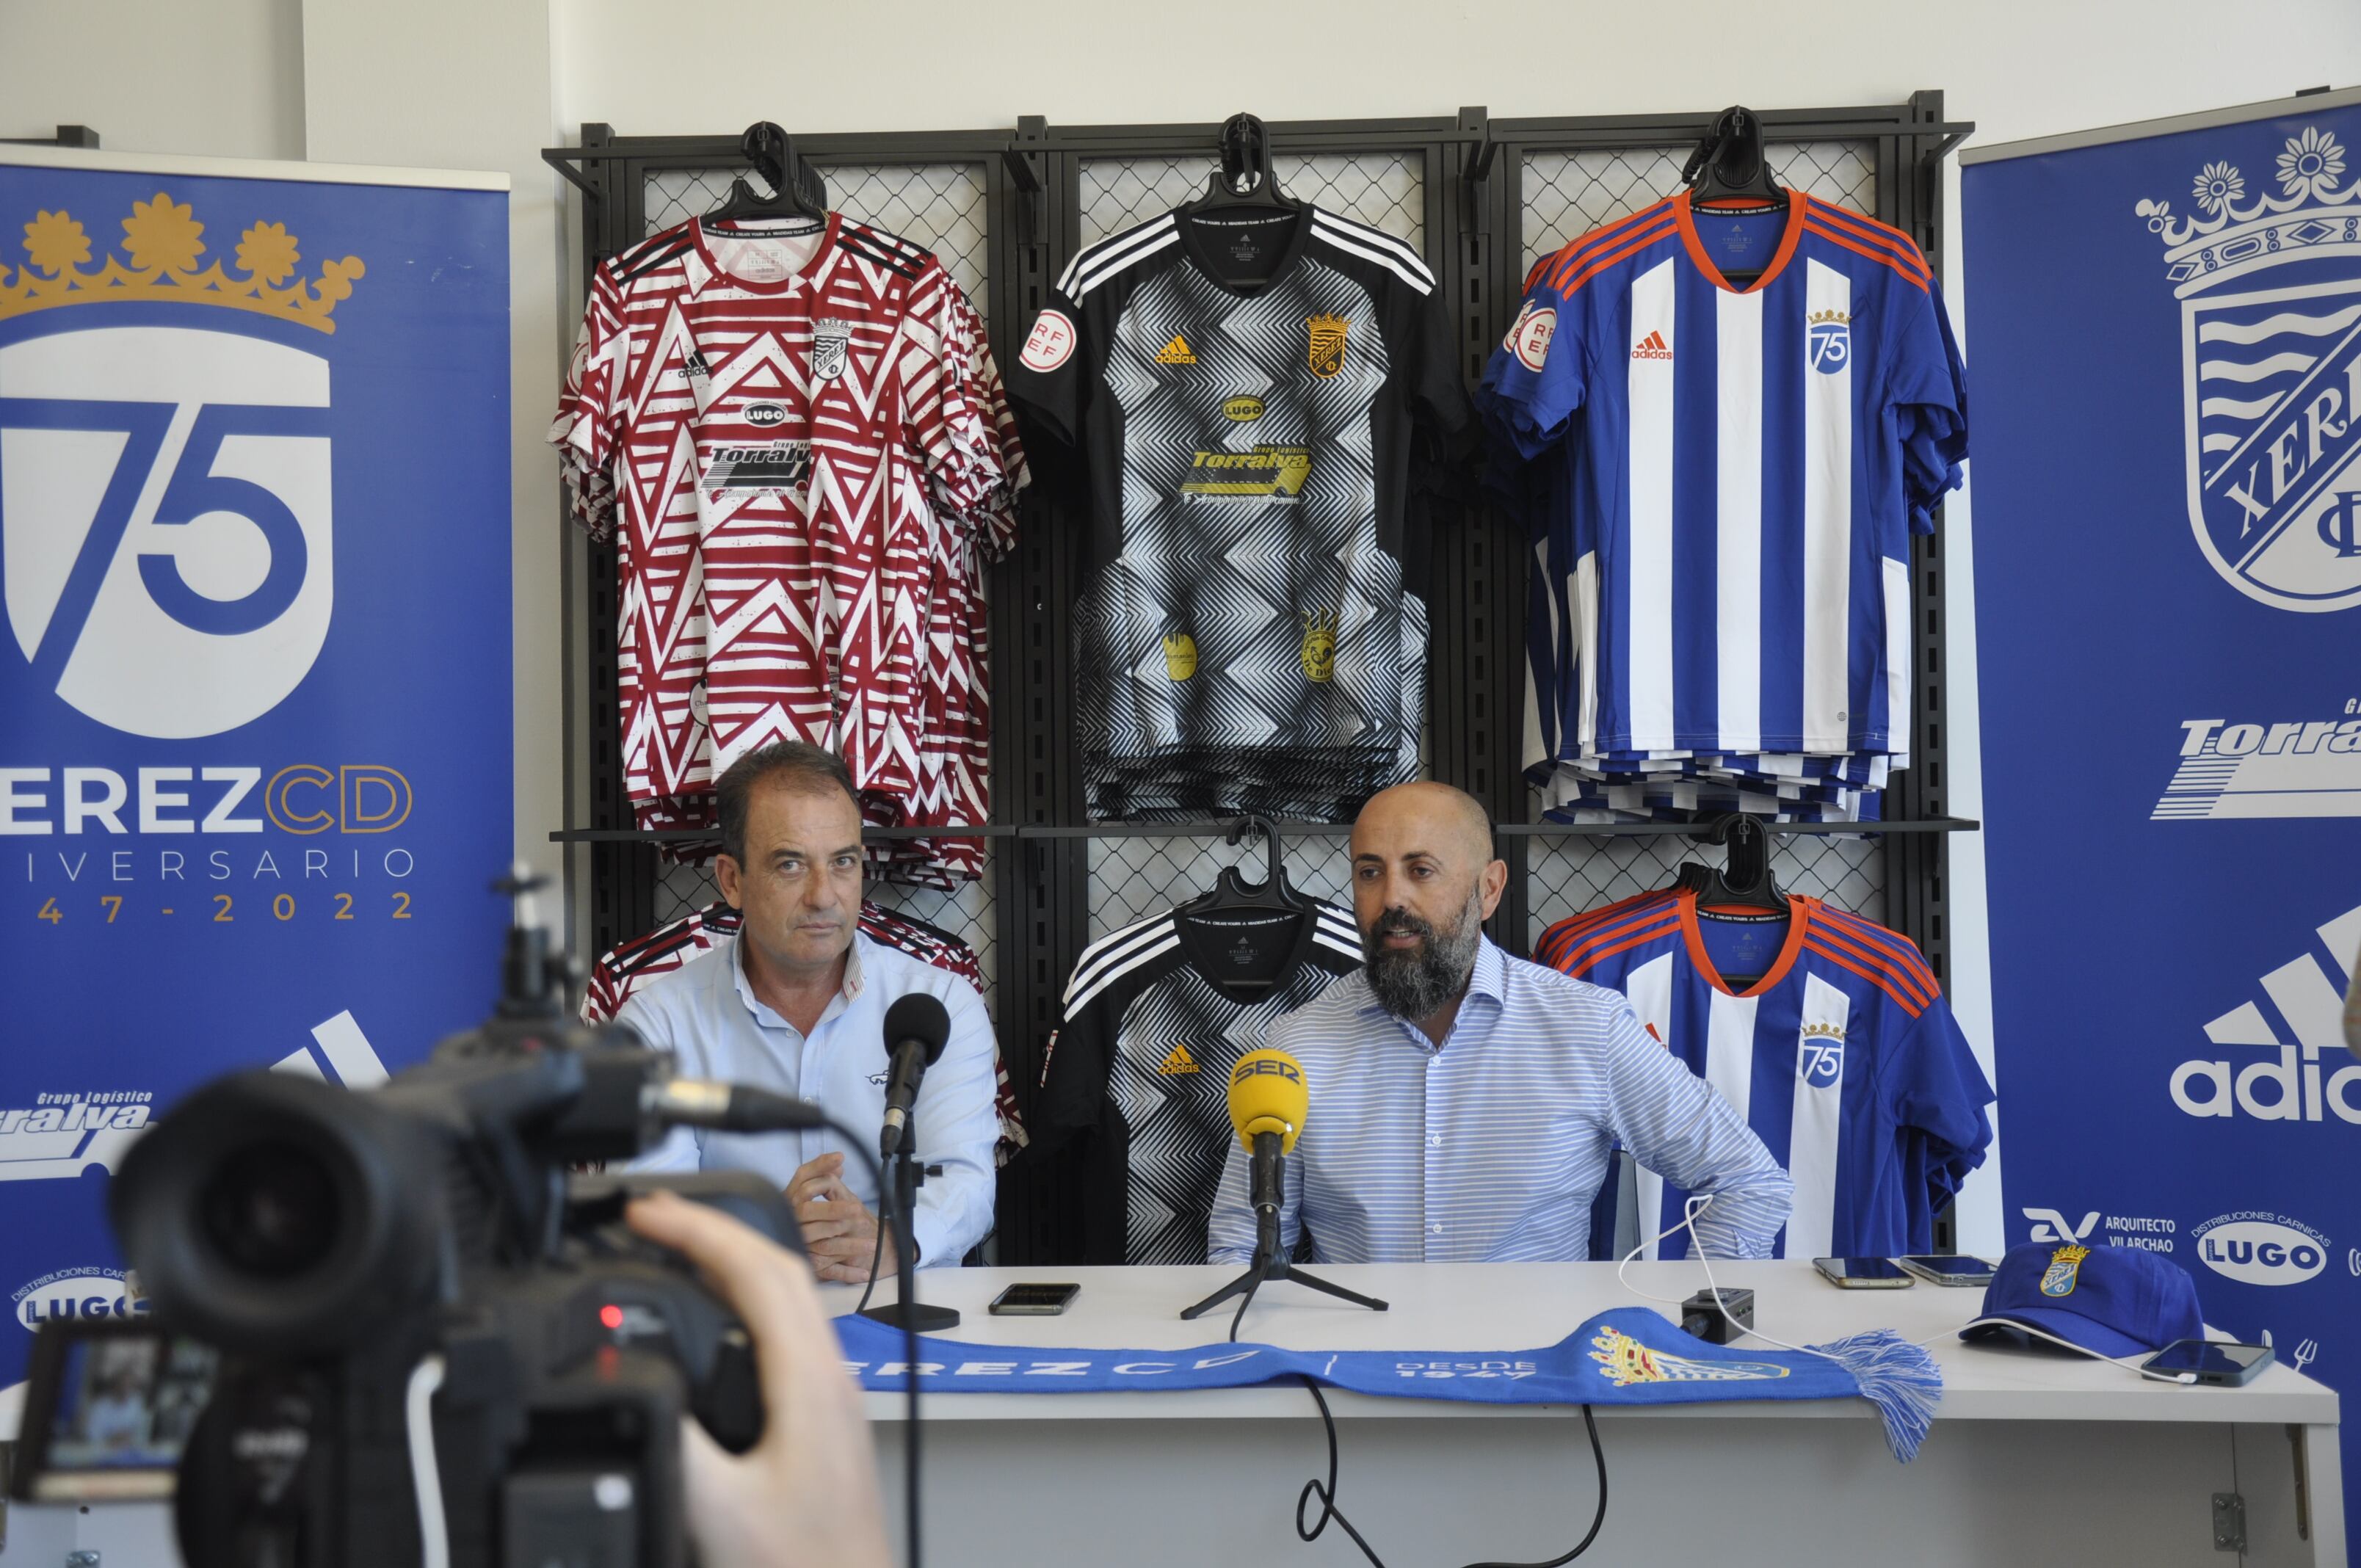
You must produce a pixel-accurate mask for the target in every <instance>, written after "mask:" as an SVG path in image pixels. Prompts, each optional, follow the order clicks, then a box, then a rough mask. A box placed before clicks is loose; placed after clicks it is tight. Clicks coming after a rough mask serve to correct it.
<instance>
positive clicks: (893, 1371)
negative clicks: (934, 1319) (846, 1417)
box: [836, 1307, 1943, 1463]
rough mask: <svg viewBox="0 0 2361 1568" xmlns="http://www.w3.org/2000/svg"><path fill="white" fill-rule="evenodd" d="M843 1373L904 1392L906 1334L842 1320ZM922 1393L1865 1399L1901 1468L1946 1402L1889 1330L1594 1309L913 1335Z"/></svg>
mask: <svg viewBox="0 0 2361 1568" xmlns="http://www.w3.org/2000/svg"><path fill="white" fill-rule="evenodd" d="M836 1334H837V1339H838V1340H839V1342H840V1343H842V1345H843V1346H844V1354H845V1367H846V1370H848V1371H849V1372H851V1374H852V1375H853V1376H855V1377H857V1378H859V1379H860V1380H861V1386H862V1387H863V1388H869V1389H873V1390H876V1391H879V1392H893V1391H895V1390H898V1389H900V1388H902V1387H905V1386H906V1383H907V1380H908V1379H907V1375H908V1372H909V1369H910V1363H909V1362H908V1361H907V1360H906V1358H905V1356H904V1353H903V1346H904V1343H905V1341H904V1339H903V1335H902V1331H901V1330H899V1329H894V1328H888V1327H886V1326H885V1325H884V1324H883V1323H880V1322H876V1321H873V1320H871V1319H868V1318H863V1317H860V1316H857V1315H855V1314H851V1313H847V1314H846V1315H845V1316H843V1317H840V1318H839V1319H837V1320H836ZM918 1356H919V1359H918V1363H917V1372H918V1378H919V1387H920V1388H921V1389H923V1390H925V1391H926V1392H928V1393H938V1394H946V1393H948V1394H958V1393H965V1394H1085V1393H1104V1392H1105V1391H1107V1390H1109V1389H1116V1388H1120V1389H1125V1390H1130V1389H1143V1390H1154V1389H1159V1388H1168V1389H1190V1388H1250V1387H1257V1385H1260V1384H1265V1383H1277V1382H1283V1381H1288V1380H1290V1379H1301V1378H1310V1379H1311V1380H1312V1381H1314V1382H1317V1383H1323V1384H1325V1385H1326V1386H1328V1387H1331V1388H1348V1389H1351V1390H1352V1391H1353V1392H1355V1393H1356V1394H1375V1395H1379V1396H1382V1397H1386V1398H1404V1399H1453V1400H1458V1401H1462V1402H1465V1403H1468V1404H1478V1405H1697V1404H1705V1403H1709V1402H1711V1401H1713V1400H1717V1399H1855V1398H1859V1399H1867V1400H1869V1401H1870V1402H1871V1403H1872V1404H1873V1405H1875V1406H1876V1407H1877V1410H1878V1414H1879V1416H1880V1417H1881V1418H1882V1419H1883V1420H1884V1422H1885V1438H1886V1442H1887V1444H1888V1445H1889V1446H1890V1447H1892V1449H1893V1450H1894V1458H1896V1459H1899V1460H1902V1461H1904V1462H1905V1463H1907V1462H1908V1461H1909V1460H1910V1459H1911V1458H1912V1457H1913V1456H1914V1455H1916V1453H1917V1452H1918V1445H1919V1443H1920V1442H1924V1441H1925V1439H1926V1436H1927V1427H1928V1424H1929V1423H1930V1421H1931V1420H1932V1419H1933V1416H1934V1411H1935V1406H1936V1404H1937V1402H1938V1400H1939V1399H1940V1398H1941V1397H1942V1390H1943V1380H1942V1376H1941V1374H1940V1373H1938V1371H1937V1370H1936V1368H1935V1361H1934V1358H1933V1357H1932V1356H1930V1355H1928V1354H1927V1353H1926V1352H1925V1351H1924V1350H1921V1349H1920V1348H1918V1347H1917V1346H1916V1345H1914V1344H1911V1343H1908V1342H1907V1341H1905V1340H1904V1339H1903V1338H1902V1337H1901V1336H1900V1335H1898V1334H1895V1333H1894V1332H1893V1331H1892V1330H1890V1329H1877V1330H1874V1331H1872V1332H1869V1333H1865V1334H1855V1335H1853V1336H1852V1337H1851V1338H1850V1339H1841V1340H1837V1341H1835V1342H1833V1343H1828V1344H1824V1345H1815V1346H1812V1347H1810V1348H1808V1349H1806V1350H1802V1351H1791V1350H1770V1349H1762V1350H1757V1349H1755V1348H1753V1347H1752V1346H1745V1345H1737V1346H1733V1345H1720V1344H1708V1343H1705V1342H1704V1341H1703V1340H1699V1339H1695V1338H1692V1337H1691V1336H1690V1335H1688V1334H1686V1333H1684V1332H1681V1331H1680V1330H1679V1329H1678V1328H1676V1327H1675V1326H1674V1325H1673V1324H1671V1323H1668V1322H1666V1321H1664V1318H1663V1317H1662V1316H1660V1315H1659V1314H1657V1313H1655V1312H1652V1311H1650V1310H1648V1309H1646V1308H1645V1307H1619V1308H1617V1309H1616V1310H1613V1311H1609V1312H1601V1313H1599V1314H1598V1316H1597V1317H1595V1318H1592V1319H1590V1320H1589V1321H1587V1322H1585V1323H1584V1324H1583V1325H1582V1326H1581V1327H1580V1328H1578V1329H1576V1330H1575V1331H1574V1332H1572V1333H1570V1334H1568V1335H1566V1336H1565V1338H1564V1339H1562V1340H1560V1341H1558V1342H1557V1343H1555V1344H1551V1345H1543V1346H1542V1347H1541V1348H1539V1349H1537V1350H1512V1351H1501V1352H1497V1353H1495V1352H1490V1351H1468V1350H1340V1351H1330V1350H1282V1349H1280V1348H1279V1346H1277V1345H1275V1344H1203V1345H1196V1346H1192V1347H1191V1348H1190V1349H1187V1350H1044V1349H1042V1348H1040V1347H1039V1346H1038V1345H1005V1344H970V1343H963V1342H961V1341H959V1340H948V1339H938V1338H936V1337H935V1336H934V1335H932V1334H921V1335H919V1336H918Z"/></svg>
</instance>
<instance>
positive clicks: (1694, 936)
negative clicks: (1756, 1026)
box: [1680, 272, 1820, 1000]
mask: <svg viewBox="0 0 2361 1568" xmlns="http://www.w3.org/2000/svg"><path fill="white" fill-rule="evenodd" d="M1763 276H1764V277H1766V278H1767V277H1769V276H1770V274H1769V273H1767V272H1766V273H1764V274H1763ZM1819 902H1820V901H1819V900H1818V899H1817V898H1800V897H1799V898H1791V899H1789V900H1788V901H1787V939H1786V941H1784V943H1782V944H1780V948H1779V956H1778V958H1776V959H1773V961H1772V964H1771V967H1770V968H1769V969H1768V970H1764V971H1763V978H1762V979H1760V980H1758V981H1755V982H1754V983H1753V984H1752V985H1751V986H1749V987H1748V988H1747V989H1746V990H1744V991H1732V990H1730V986H1729V983H1728V982H1727V981H1724V980H1723V979H1722V978H1721V971H1720V970H1717V969H1715V968H1714V967H1713V957H1712V955H1711V954H1709V953H1708V952H1707V951H1706V950H1705V933H1704V932H1702V931H1700V930H1698V929H1697V894H1695V893H1694V892H1690V891H1686V890H1685V891H1684V892H1683V893H1682V894H1680V919H1681V936H1682V938H1683V939H1684V940H1686V942H1687V943H1688V947H1689V962H1690V963H1691V964H1692V965H1694V966H1695V967H1696V969H1697V973H1699V974H1701V975H1703V976H1704V977H1705V982H1706V983H1707V984H1708V985H1710V986H1712V987H1713V988H1714V989H1715V990H1716V991H1719V992H1721V993H1722V994H1723V995H1724V996H1735V997H1738V998H1740V999H1741V1000H1743V999H1744V998H1746V997H1750V996H1760V995H1762V994H1763V992H1766V991H1769V990H1771V989H1772V988H1773V986H1776V985H1777V984H1778V983H1779V982H1780V981H1783V980H1784V979H1786V978H1787V971H1788V970H1790V969H1793V968H1794V967H1795V955H1796V954H1797V953H1800V952H1802V951H1803V950H1804V933H1805V932H1806V931H1807V930H1809V929H1810V928H1811V925H1812V912H1813V911H1814V910H1816V909H1817V908H1818V907H1819Z"/></svg>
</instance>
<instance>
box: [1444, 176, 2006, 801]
mask: <svg viewBox="0 0 2361 1568" xmlns="http://www.w3.org/2000/svg"><path fill="white" fill-rule="evenodd" d="M1741 265H1742V266H1746V267H1749V268H1756V269H1760V276H1759V277H1758V278H1757V279H1756V280H1755V281H1754V282H1753V283H1752V285H1750V286H1748V287H1746V288H1744V289H1739V288H1735V287H1733V286H1732V285H1731V284H1730V281H1729V280H1728V279H1727V278H1726V277H1725V276H1724V269H1731V270H1735V269H1737V268H1738V267H1740V266H1741ZM1477 407H1478V409H1479V410H1480V411H1482V412H1483V414H1484V416H1485V418H1486V422H1487V423H1488V426H1489V427H1490V428H1491V430H1492V431H1493V432H1494V433H1495V436H1496V446H1498V447H1499V455H1500V457H1501V458H1502V459H1504V460H1505V466H1511V467H1513V466H1515V465H1516V464H1517V463H1519V462H1521V461H1522V462H1527V463H1530V464H1531V468H1530V470H1529V472H1528V473H1527V474H1525V475H1523V476H1521V477H1519V478H1518V479H1515V480H1512V481H1510V482H1509V483H1510V488H1521V490H1522V491H1523V495H1522V499H1523V502H1524V510H1526V511H1527V521H1528V527H1529V529H1530V530H1531V532H1532V533H1533V535H1534V538H1535V542H1536V548H1537V551H1538V554H1539V558H1540V567H1541V572H1542V579H1543V580H1542V583H1541V585H1540V587H1542V589H1543V603H1542V605H1541V607H1540V608H1541V609H1543V612H1544V613H1543V615H1542V616H1541V617H1540V618H1539V619H1537V620H1535V622H1534V627H1533V632H1534V645H1533V649H1532V657H1533V665H1534V678H1535V689H1536V696H1537V697H1538V699H1539V701H1540V703H1541V704H1542V705H1543V706H1544V707H1546V708H1547V709H1549V710H1550V717H1549V718H1546V719H1544V720H1543V722H1542V723H1541V725H1540V726H1539V728H1540V729H1543V730H1546V731H1550V732H1552V733H1553V734H1554V735H1556V736H1558V737H1559V739H1557V740H1556V743H1555V745H1554V752H1555V756H1553V757H1551V758H1548V759H1535V760H1537V761H1538V760H1549V761H1554V760H1556V757H1566V758H1576V757H1586V758H1606V757H1610V756H1614V755H1617V754H1627V753H1630V754H1639V755H1642V756H1664V755H1666V754H1672V755H1675V756H1676V755H1677V754H1679V753H1682V752H1697V751H1701V752H1729V753H1746V752H1773V753H1796V754H1801V755H1806V756H1842V755H1846V754H1850V753H1856V752H1872V753H1874V752H1883V753H1899V752H1901V751H1904V750H1905V746H1906V741H1907V736H1908V731H1909V725H1908V700H1909V699H1908V672H1909V663H1910V661H1909V658H1908V654H1907V645H1906V636H1907V631H1908V627H1909V620H1910V618H1909V615H1908V608H1907V607H1908V604H1909V565H1908V564H1909V554H1910V551H1909V543H1910V535H1911V533H1912V532H1930V531H1931V530H1932V527H1933V522H1932V509H1933V508H1934V506H1935V505H1936V503H1937V502H1938V500H1939V499H1941V497H1942V494H1943V492H1944V491H1945V490H1947V489H1949V488H1951V487H1952V486H1954V485H1956V484H1957V483H1958V482H1959V477H1960V468H1959V465H1960V462H1961V460H1962V459H1963V458H1964V457H1965V456H1966V454H1967V397H1966V390H1965V385H1964V370H1963V368H1962V367H1961V365H1960V356H1959V351H1958V349H1957V347H1956V346H1955V345H1954V344H1953V342H1952V338H1951V332H1950V326H1949V321H1948V319H1947V318H1946V316H1945V314H1944V311H1943V307H1942V301H1941V298H1940V296H1939V294H1938V291H1937V288H1936V285H1935V282H1934V280H1933V277H1932V275H1931V274H1930V273H1929V271H1928V270H1927V263H1926V261H1925V258H1922V257H1921V256H1920V255H1919V253H1918V249H1917V247H1916V246H1915V245H1913V244H1912V243H1911V242H1910V240H1909V238H1908V237H1907V236H1905V235H1903V234H1902V233H1901V232H1900V231H1898V230H1896V229H1893V228H1889V227H1887V226H1886V225H1883V224H1879V223H1875V222H1872V221H1871V220H1869V219H1867V218H1862V217H1858V216H1855V215H1854V214H1850V213H1847V212H1844V211H1842V210H1841V209H1839V208H1836V207H1833V206H1830V205H1828V203H1824V202H1820V201H1817V200H1816V199H1814V198H1812V197H1809V196H1806V195H1805V194H1803V193H1802V192H1788V200H1787V204H1786V206H1785V208H1784V210H1782V209H1778V208H1771V209H1763V208H1762V207H1760V206H1757V207H1755V208H1754V209H1752V211H1735V210H1724V209H1721V208H1718V207H1710V206H1709V207H1703V208H1698V209H1696V210H1695V211H1692V209H1691V207H1690V204H1689V200H1688V197H1687V195H1686V192H1684V193H1682V194H1680V195H1677V196H1675V197H1673V198H1671V199H1670V200H1668V201H1664V202H1660V203H1656V204H1655V205H1653V206H1652V207H1649V208H1647V209H1646V210H1644V211H1642V212H1640V213H1638V214H1633V215H1632V216H1631V217H1629V218H1626V219H1624V220H1622V221H1621V222H1620V223H1617V224H1612V225H1608V226H1607V227H1606V228H1603V229H1600V230H1598V231H1596V232H1595V233H1593V234H1591V235H1588V236H1585V237H1584V238H1582V239H1580V240H1577V241H1576V242H1575V243H1574V244H1572V245H1570V246H1568V247H1565V249H1564V250H1562V251H1560V252H1559V253H1558V254H1557V255H1556V256H1555V257H1554V258H1551V259H1550V260H1549V261H1547V262H1545V263H1543V265H1542V266H1540V267H1537V268H1536V269H1534V271H1533V274H1532V278H1531V279H1530V280H1528V286H1527V291H1526V295H1525V301H1524V308H1523V311H1522V313H1521V314H1520V315H1519V317H1518V320H1517V324H1516V325H1515V327H1513V328H1512V329H1511V330H1510V334H1509V336H1508V339H1507V341H1506V342H1505V343H1504V344H1503V345H1501V347H1500V349H1499V351H1498V352H1497V353H1495V354H1494V355H1493V356H1492V360H1491V363H1490V365H1489V366H1488V367H1487V369H1486V371H1485V376H1484V384H1483V387H1482V389H1481V390H1480V391H1479V392H1478V393H1477ZM1537 459H1538V460H1539V461H1533V460H1537ZM1894 765H1896V766H1899V765H1901V764H1900V763H1899V762H1896V763H1895V764H1894Z"/></svg>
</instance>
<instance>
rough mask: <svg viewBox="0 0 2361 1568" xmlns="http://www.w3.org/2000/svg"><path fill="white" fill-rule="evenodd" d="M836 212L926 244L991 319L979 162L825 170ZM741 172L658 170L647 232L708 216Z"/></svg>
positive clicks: (830, 166) (831, 166)
mask: <svg viewBox="0 0 2361 1568" xmlns="http://www.w3.org/2000/svg"><path fill="white" fill-rule="evenodd" d="M812 167H813V168H814V169H816V170H818V171H819V173H820V176H821V178H823V179H825V180H826V181H828V201H829V205H830V206H831V207H834V208H835V209H836V210H837V211H838V212H840V213H842V214H844V215H845V216H846V217H849V218H858V219H860V220H861V221H862V223H864V224H870V225H874V226H876V227H878V228H881V229H884V230H885V231H886V232H887V233H889V234H896V235H899V236H902V237H903V238H904V239H906V240H908V241H909V242H910V243H911V244H913V245H923V246H925V247H927V248H928V249H929V250H931V251H933V252H934V253H935V256H936V258H937V259H938V260H939V261H941V262H942V264H943V270H944V271H946V272H949V273H950V275H951V280H952V281H953V282H955V283H957V284H958V285H959V286H960V287H961V289H963V290H965V291H966V292H967V296H968V299H969V301H970V302H972V303H973V304H974V306H975V308H976V309H977V310H978V311H980V312H984V313H989V312H990V310H991V302H992V301H991V295H990V294H989V292H987V291H986V290H985V288H984V285H985V284H986V283H987V282H989V281H990V279H991V267H990V255H991V253H990V251H989V250H988V248H987V247H986V246H985V243H984V219H985V213H986V208H985V203H984V183H983V165H982V164H980V163H820V162H818V161H815V162H814V163H813V164H812ZM737 177H738V170H734V169H653V170H649V171H648V177H647V190H646V193H645V197H644V200H645V203H646V207H645V211H646V213H647V230H648V233H650V234H656V233H659V232H661V231H663V230H664V229H668V228H670V227H672V225H675V224H677V223H685V222H686V221H687V220H688V219H690V218H693V217H695V216H697V214H699V213H709V212H711V211H712V210H713V209H714V208H716V207H718V206H719V205H720V204H721V203H722V200H723V199H724V198H725V197H727V196H728V195H729V194H730V181H732V180H734V179H736V178H737Z"/></svg>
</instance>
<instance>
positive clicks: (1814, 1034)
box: [1795, 1024, 1845, 1088]
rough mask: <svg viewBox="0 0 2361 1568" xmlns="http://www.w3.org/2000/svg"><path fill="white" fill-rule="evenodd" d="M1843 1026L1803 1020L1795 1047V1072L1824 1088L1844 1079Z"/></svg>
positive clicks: (1798, 1075)
mask: <svg viewBox="0 0 2361 1568" xmlns="http://www.w3.org/2000/svg"><path fill="white" fill-rule="evenodd" d="M1844 1037H1845V1032H1844V1026H1843V1025H1840V1024H1806V1025H1804V1033H1803V1037H1802V1038H1801V1039H1800V1040H1799V1041H1797V1043H1796V1047H1795V1076H1796V1077H1798V1078H1800V1079H1802V1080H1804V1081H1805V1082H1806V1083H1811V1084H1817V1085H1819V1086H1820V1087H1822V1088H1826V1087H1827V1086H1828V1085H1829V1084H1832V1083H1841V1082H1843V1081H1844Z"/></svg>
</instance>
